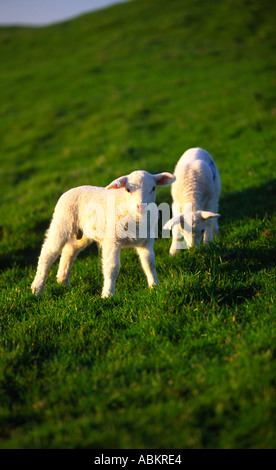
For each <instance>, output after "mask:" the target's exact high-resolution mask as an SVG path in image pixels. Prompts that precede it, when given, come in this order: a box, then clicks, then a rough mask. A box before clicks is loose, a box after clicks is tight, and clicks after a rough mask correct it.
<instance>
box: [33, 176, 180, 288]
mask: <svg viewBox="0 0 276 470" xmlns="http://www.w3.org/2000/svg"><path fill="white" fill-rule="evenodd" d="M174 180H175V176H174V175H172V174H171V173H158V174H156V175H151V174H150V173H148V172H146V171H134V172H132V173H130V174H129V175H127V176H121V177H120V178H118V179H116V180H114V181H113V182H112V183H111V184H109V185H108V186H107V187H106V188H101V187H96V186H80V187H77V188H73V189H70V190H69V191H67V192H66V193H64V194H63V195H62V196H61V197H60V199H59V201H58V202H57V205H56V207H55V211H54V214H53V218H52V221H51V224H50V227H49V229H48V231H47V232H46V238H45V241H44V244H43V246H42V249H41V254H40V257H39V260H38V266H37V272H36V276H35V278H34V281H33V283H32V291H33V293H34V294H36V295H41V294H42V293H43V291H44V288H45V284H46V277H47V274H48V271H49V269H50V267H51V266H52V264H53V263H54V262H55V260H56V259H57V258H58V256H59V255H60V254H61V259H60V263H59V269H58V273H57V281H58V282H59V283H61V284H63V285H68V284H69V279H70V272H71V268H72V265H73V263H74V261H75V259H76V257H77V255H78V253H79V252H80V251H82V250H83V249H84V248H86V247H87V246H88V245H90V244H91V243H92V242H93V241H96V242H97V243H98V245H99V246H100V248H101V250H102V269H103V277H104V284H103V289H102V297H108V296H110V295H114V293H115V283H116V279H117V276H118V273H119V269H120V251H121V248H126V247H132V248H135V249H136V251H137V253H138V255H139V257H140V261H141V264H142V267H143V269H144V272H145V274H146V276H147V280H148V284H149V286H150V287H152V286H154V285H156V284H159V281H158V277H157V274H156V268H155V255H154V250H153V245H154V238H151V236H150V231H149V229H147V228H146V233H144V236H143V237H139V233H140V232H139V233H137V230H133V228H136V227H137V225H138V224H139V219H140V217H142V212H143V210H142V208H143V207H145V204H149V203H154V201H155V194H156V191H155V190H156V186H166V185H169V184H171V183H172V182H173V181H174ZM143 204H144V206H143ZM131 227H132V229H131Z"/></svg>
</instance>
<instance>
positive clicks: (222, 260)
mask: <svg viewBox="0 0 276 470" xmlns="http://www.w3.org/2000/svg"><path fill="white" fill-rule="evenodd" d="M275 13H276V12H275V2H271V1H269V0H263V1H262V2H259V1H257V0H223V1H221V2H210V1H208V2H207V1H204V0H170V2H168V1H165V0H136V1H133V2H130V3H126V4H122V5H117V6H114V7H112V8H108V9H105V10H103V11H98V12H95V13H93V14H89V15H85V16H83V17H80V18H77V19H75V20H73V21H70V22H65V23H63V24H59V25H55V26H51V27H47V28H38V29H31V28H2V29H0V55H1V71H0V87H1V107H0V115H1V116H0V134H1V140H0V146H1V153H0V161H1V165H0V201H1V209H0V307H1V315H0V324H1V339H0V364H1V366H0V447H1V448H95V449H96V448H97V449H100V448H102V449H107V448H118V449H123V448H152V449H154V448H156V449H162V448H163V449H164V448H167V449H168V448H171V449H193V448H204V449H208V448H224V449H227V448H243V449H244V448H261V449H264V448H275V447H276V423H275V416H276V388H275V385H276V361H275V359H276V349H275V344H276V323H275V186H276V185H275V181H276V178H275V163H276V159H275V146H276V142H275V118H276V108H275V97H276V93H275V69H276V61H275V46H276V44H275V25H274V23H275V21H274V18H275ZM193 146H200V147H203V148H206V149H207V150H208V151H209V152H210V153H211V154H212V155H213V157H214V159H215V161H216V163H217V166H218V168H219V170H220V174H221V180H222V194H221V203H220V213H221V217H220V220H219V222H220V235H219V237H218V238H217V239H216V241H215V244H214V245H213V246H212V247H203V246H201V247H200V248H199V249H191V250H189V251H186V250H185V251H183V252H181V253H180V254H179V256H177V257H175V258H170V257H169V254H168V252H169V247H170V240H168V239H160V238H159V239H158V240H157V242H156V244H155V252H156V261H157V271H158V275H159V279H160V281H161V285H160V286H159V287H158V288H156V289H154V290H153V291H150V290H149V289H148V288H147V285H146V280H145V276H144V274H143V272H142V270H141V268H140V266H139V261H138V259H137V257H136V254H135V253H134V252H132V251H125V252H123V253H122V256H121V260H122V267H121V271H120V275H119V278H118V282H117V293H116V296H115V298H113V299H101V297H100V293H101V287H102V275H101V267H100V260H99V256H98V253H97V248H96V247H95V246H91V248H89V249H87V250H86V251H85V252H84V253H82V254H81V256H80V257H79V258H78V259H77V261H76V263H75V265H74V268H73V272H72V278H71V284H70V286H69V287H68V288H63V287H60V286H58V285H57V284H56V281H55V275H56V271H57V265H54V267H53V268H52V271H51V273H50V275H49V278H48V282H47V286H46V290H45V295H44V297H43V298H41V299H39V298H35V297H34V296H33V295H32V294H31V291H30V284H31V282H32V280H33V277H34V274H35V269H36V263H37V258H38V255H39V252H40V248H41V244H42V241H43V238H44V233H45V230H46V228H47V227H48V225H49V221H50V217H51V215H52V212H53V208H54V206H55V203H56V201H57V199H58V197H59V196H60V195H61V194H62V193H63V192H64V191H65V190H67V189H69V188H71V187H74V186H78V185H82V184H92V185H95V184H96V185H107V184H108V183H109V182H110V181H112V180H113V179H114V177H116V176H119V175H122V174H126V173H127V172H130V171H132V170H135V169H145V170H147V171H150V172H160V171H171V172H172V171H173V169H174V166H175V163H176V162H177V160H178V159H179V157H180V156H181V155H182V153H183V152H184V151H185V150H186V149H188V148H189V147H193ZM165 201H167V202H169V203H170V202H171V197H170V189H169V188H163V189H159V192H158V194H157V203H160V202H165Z"/></svg>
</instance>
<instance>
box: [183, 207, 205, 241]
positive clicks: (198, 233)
mask: <svg viewBox="0 0 276 470" xmlns="http://www.w3.org/2000/svg"><path fill="white" fill-rule="evenodd" d="M204 230H205V220H204V219H202V217H201V215H200V213H199V212H193V214H192V233H191V234H190V233H187V230H185V235H184V238H185V241H186V243H187V245H188V247H189V248H190V247H192V246H199V245H200V243H201V242H202V239H203V235H204Z"/></svg>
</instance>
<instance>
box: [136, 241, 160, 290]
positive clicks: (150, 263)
mask: <svg viewBox="0 0 276 470" xmlns="http://www.w3.org/2000/svg"><path fill="white" fill-rule="evenodd" d="M153 243H154V241H153V240H150V241H149V242H148V243H147V244H146V245H145V246H139V247H137V248H136V250H137V253H138V255H139V258H140V261H141V265H142V268H143V270H144V272H145V274H146V276H147V280H148V285H149V287H153V286H156V285H158V284H159V280H158V277H157V273H156V267H155V254H154V250H153Z"/></svg>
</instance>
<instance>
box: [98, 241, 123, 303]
mask: <svg viewBox="0 0 276 470" xmlns="http://www.w3.org/2000/svg"><path fill="white" fill-rule="evenodd" d="M120 251H121V246H120V245H119V244H118V243H116V242H114V241H112V242H110V241H105V242H103V244H102V268H103V276H104V284H103V289H102V297H103V298H104V297H109V296H111V295H114V294H115V284H116V280H117V277H118V274H119V270H120Z"/></svg>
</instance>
